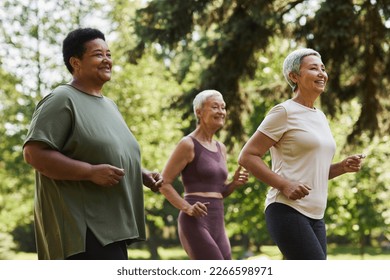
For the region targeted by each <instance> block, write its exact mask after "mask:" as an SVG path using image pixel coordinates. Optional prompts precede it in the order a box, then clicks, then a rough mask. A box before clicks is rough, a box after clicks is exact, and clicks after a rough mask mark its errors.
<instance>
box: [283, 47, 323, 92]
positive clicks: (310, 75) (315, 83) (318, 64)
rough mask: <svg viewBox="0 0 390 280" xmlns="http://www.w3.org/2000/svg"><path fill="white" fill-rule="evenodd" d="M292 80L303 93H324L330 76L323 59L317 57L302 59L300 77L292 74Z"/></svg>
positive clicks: (311, 56) (310, 56)
mask: <svg viewBox="0 0 390 280" xmlns="http://www.w3.org/2000/svg"><path fill="white" fill-rule="evenodd" d="M291 75H292V76H290V78H291V79H292V80H293V81H294V82H295V83H296V84H297V85H298V90H299V91H301V92H314V93H322V92H323V91H324V90H325V86H326V83H327V81H328V74H327V73H326V71H325V66H324V64H323V63H322V60H321V58H319V57H318V56H315V55H309V56H305V57H304V58H303V59H302V62H301V67H300V70H299V75H297V74H293V73H291Z"/></svg>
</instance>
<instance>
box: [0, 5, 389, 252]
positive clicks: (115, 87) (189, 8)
mask: <svg viewBox="0 0 390 280" xmlns="http://www.w3.org/2000/svg"><path fill="white" fill-rule="evenodd" d="M0 8H1V9H0V22H1V25H0V32H1V36H0V77H1V80H2V84H1V86H0V139H1V141H0V179H1V180H0V232H2V235H0V258H7V256H6V254H7V252H8V253H9V252H12V251H13V250H24V251H34V250H35V248H34V242H33V238H34V237H33V226H32V225H33V224H32V220H33V217H32V208H33V197H34V173H33V170H32V169H31V168H30V167H29V166H27V165H26V164H25V163H24V162H23V160H22V154H21V151H22V143H23V139H24V136H25V134H26V131H27V128H28V125H29V122H30V119H31V115H32V112H33V110H34V106H35V104H36V102H37V101H38V100H40V99H41V98H42V97H43V96H44V95H46V94H48V93H49V92H50V90H51V89H52V88H53V87H54V86H55V85H57V84H59V83H64V82H67V81H68V80H69V79H70V76H69V74H68V73H67V72H66V69H65V67H64V66H63V62H62V54H61V43H62V40H63V38H64V37H65V36H66V34H67V33H68V32H69V31H70V30H72V29H74V28H76V27H78V26H91V27H97V28H99V29H101V30H102V31H103V32H104V33H105V34H106V37H107V40H108V43H109V46H110V48H111V50H112V54H113V58H114V65H115V68H114V75H113V78H112V81H111V82H110V83H108V84H107V85H106V87H105V94H106V95H107V96H108V97H110V98H112V99H113V100H114V101H115V102H117V104H118V106H119V109H120V110H121V112H122V114H123V115H124V117H125V119H126V122H127V124H128V125H129V127H130V128H131V130H132V131H133V133H134V135H135V136H136V137H137V139H138V141H139V143H140V145H141V148H142V159H143V164H144V166H145V167H146V168H149V169H156V170H161V169H162V168H163V166H164V164H165V162H166V160H167V158H168V156H169V154H170V152H171V151H172V149H173V147H174V146H175V145H176V143H177V142H178V141H179V139H180V138H181V137H182V136H183V135H185V134H186V133H187V132H188V131H190V130H192V129H193V128H194V125H195V122H194V118H193V116H192V100H193V97H194V96H195V94H196V93H198V92H199V91H201V90H203V89H206V88H214V89H217V90H219V91H221V92H222V93H223V95H224V98H225V101H226V103H227V110H228V121H227V124H226V126H225V128H224V129H222V130H221V131H220V132H219V134H218V137H219V139H220V140H221V141H223V142H225V143H226V145H227V147H228V149H229V162H228V167H229V170H230V172H233V170H234V169H235V168H236V165H237V163H236V159H237V155H238V153H239V151H240V149H241V147H242V146H243V145H244V143H245V141H246V140H247V139H248V138H249V137H250V136H251V135H252V133H253V132H254V131H255V130H256V128H257V126H258V125H259V124H260V122H261V120H262V119H263V118H264V116H265V114H266V113H267V112H268V110H269V109H270V108H271V107H272V106H273V105H275V104H276V103H278V102H280V101H282V100H285V99H287V98H290V97H291V94H292V93H291V89H290V88H289V87H288V85H287V83H286V82H285V81H284V78H283V75H282V73H281V72H282V71H281V69H282V63H283V59H284V57H285V56H286V55H287V54H288V53H289V52H290V51H291V50H293V49H296V48H298V47H303V46H305V47H306V46H307V47H312V48H314V49H316V50H318V51H319V52H320V53H321V55H322V59H323V61H324V63H325V65H326V68H327V71H328V73H329V82H328V86H327V90H326V92H325V93H324V94H323V95H322V96H321V100H320V101H319V103H318V104H317V105H318V107H320V108H321V109H322V110H324V111H325V113H326V114H327V116H328V118H329V121H330V124H331V127H332V131H333V134H334V137H335V139H336V142H337V145H338V150H337V154H336V157H335V161H337V160H340V159H342V158H343V157H344V156H345V155H347V154H351V153H361V152H364V153H366V154H367V158H366V160H365V164H364V167H363V169H362V171H361V172H360V173H359V174H357V175H356V174H347V175H343V176H342V177H339V178H337V179H335V180H332V181H330V183H329V204H328V209H327V212H326V221H327V226H328V235H329V242H332V243H336V244H354V245H356V246H359V247H360V248H361V250H362V252H363V251H364V248H365V247H367V246H378V247H380V246H381V245H382V246H385V243H386V242H388V241H389V239H390V230H389V224H390V209H389V206H388V201H389V199H390V190H389V186H390V172H389V171H388V170H389V168H390V164H389V163H388V161H387V159H388V156H389V152H390V149H389V145H388V140H389V130H390V123H389V100H390V98H389V97H388V95H387V94H386V93H387V92H388V91H389V90H390V86H389V77H390V75H389V74H390V61H389V60H390V56H389V55H388V54H389V43H388V42H389V41H390V40H389V34H390V31H389V30H390V0H376V1H365V0H345V1H341V2H340V1H337V0H328V1H320V0H319V1H314V0H270V1H260V0H257V1H256V0H219V1H213V0H191V1H169V0H155V1H130V0H129V1H123V0H122V1H121V0H110V1H108V2H107V1H105V2H103V1H95V2H94V3H91V2H89V1H87V2H86V1H82V0H79V1H66V0H62V1H42V0H32V1H24V0H4V1H2V2H1V4H0ZM267 159H268V160H270V158H269V155H268V156H267ZM231 175H232V174H231ZM175 186H176V187H177V189H178V191H179V192H182V186H181V182H180V180H178V181H177V182H175ZM266 191H267V186H265V185H264V184H262V183H260V182H258V181H256V180H254V179H253V178H251V179H250V182H249V183H248V184H247V185H246V186H244V187H242V188H241V189H239V190H238V191H236V192H235V193H234V194H233V195H232V196H231V197H229V198H227V199H226V200H225V207H226V208H225V210H226V211H225V212H226V226H227V230H228V234H229V237H230V238H231V242H232V244H233V245H239V246H242V248H243V251H245V250H252V251H259V250H261V246H262V245H264V244H272V242H271V240H270V238H269V235H268V234H267V231H266V229H265V222H264V214H263V208H264V198H265V193H266ZM145 205H146V213H147V215H146V219H147V224H148V232H149V240H148V242H146V243H145V244H144V245H145V246H148V248H149V250H150V252H151V256H152V258H153V259H158V258H159V257H160V256H159V255H158V251H157V248H158V247H159V246H161V247H165V246H170V245H177V244H178V238H177V234H176V218H177V215H178V211H177V210H176V209H174V208H173V207H172V206H170V204H169V203H168V202H167V201H166V200H165V199H163V197H162V196H161V195H159V194H155V193H151V192H149V191H145ZM7 247H8V248H7ZM2 248H5V249H2Z"/></svg>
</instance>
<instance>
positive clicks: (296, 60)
mask: <svg viewBox="0 0 390 280" xmlns="http://www.w3.org/2000/svg"><path fill="white" fill-rule="evenodd" d="M309 55H315V56H318V57H319V58H321V55H320V54H319V53H318V52H317V51H315V50H313V49H308V48H302V49H298V50H295V51H293V52H291V53H290V54H289V55H288V56H287V57H286V59H285V60H284V62H283V75H284V78H285V79H286V81H287V83H288V84H289V85H290V86H291V87H292V90H293V91H295V90H296V88H297V84H296V83H294V82H293V81H292V80H291V79H290V77H289V75H290V73H296V74H299V69H300V67H301V63H302V60H303V58H304V57H306V56H309Z"/></svg>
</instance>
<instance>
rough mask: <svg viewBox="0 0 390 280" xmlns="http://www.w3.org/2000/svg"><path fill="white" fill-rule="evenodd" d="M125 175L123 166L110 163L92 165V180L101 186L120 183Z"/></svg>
mask: <svg viewBox="0 0 390 280" xmlns="http://www.w3.org/2000/svg"><path fill="white" fill-rule="evenodd" d="M124 175H125V171H124V169H122V168H118V167H115V166H112V165H109V164H98V165H92V167H91V176H90V181H92V182H93V183H95V184H97V185H99V186H104V187H112V186H115V185H116V184H118V183H119V181H120V180H121V179H122V177H123V176H124Z"/></svg>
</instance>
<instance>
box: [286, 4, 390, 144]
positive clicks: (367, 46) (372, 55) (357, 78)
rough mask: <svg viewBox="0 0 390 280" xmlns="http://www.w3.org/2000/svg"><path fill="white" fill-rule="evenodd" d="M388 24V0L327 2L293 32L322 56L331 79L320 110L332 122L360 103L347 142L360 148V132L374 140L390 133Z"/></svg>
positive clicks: (389, 31)
mask: <svg viewBox="0 0 390 280" xmlns="http://www.w3.org/2000/svg"><path fill="white" fill-rule="evenodd" d="M389 18H390V1H389V0H383V1H353V0H348V1H342V3H341V2H340V1H337V0H328V1H324V2H322V4H321V7H320V9H319V10H318V11H317V13H316V14H315V16H314V17H311V18H309V17H307V23H306V24H303V25H295V26H294V28H293V29H294V34H296V35H297V36H298V37H299V38H301V39H302V40H303V41H305V42H307V45H308V46H310V47H313V48H314V49H316V50H318V51H319V52H320V53H321V54H322V56H323V61H324V62H325V65H326V66H327V68H328V69H329V73H331V77H330V81H329V86H328V90H327V94H325V95H322V98H321V101H322V104H323V107H324V108H325V109H326V110H327V111H328V112H329V113H330V114H331V115H332V116H333V117H334V116H335V115H336V112H337V111H338V110H340V109H341V108H342V107H341V105H342V103H344V102H350V101H351V100H352V99H354V98H358V100H359V103H360V104H361V105H362V107H361V108H362V110H361V111H360V115H359V118H358V119H357V121H356V122H355V123H354V129H353V131H352V132H351V134H350V135H349V136H348V142H355V143H359V142H360V141H359V135H360V134H361V133H362V132H364V131H366V132H368V133H369V136H370V138H373V137H374V135H376V134H377V133H378V132H382V133H383V132H386V131H389V129H390V122H389V117H388V116H389V114H388V112H389V108H390V106H389V105H390V104H389V98H388V90H389V76H390V58H389V56H388V55H387V52H388V49H389V43H388V42H389V39H390V26H389Z"/></svg>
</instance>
